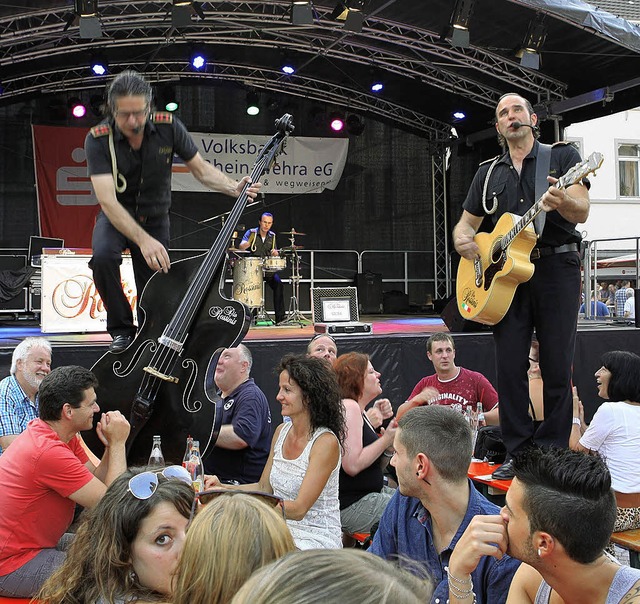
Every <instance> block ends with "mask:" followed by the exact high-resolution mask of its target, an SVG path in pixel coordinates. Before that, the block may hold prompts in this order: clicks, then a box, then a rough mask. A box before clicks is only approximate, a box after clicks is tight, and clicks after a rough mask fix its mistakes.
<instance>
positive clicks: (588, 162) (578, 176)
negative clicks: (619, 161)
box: [555, 151, 604, 189]
mask: <svg viewBox="0 0 640 604" xmlns="http://www.w3.org/2000/svg"><path fill="white" fill-rule="evenodd" d="M603 161H604V155H602V153H598V152H597V151H594V152H593V153H592V154H591V155H589V157H588V158H587V159H585V160H584V161H581V162H579V163H577V164H576V165H575V166H573V168H571V169H570V170H569V171H568V172H567V173H566V174H565V175H564V176H562V177H560V179H559V180H558V182H557V184H556V185H555V186H556V187H558V188H559V189H565V188H566V187H570V186H571V185H575V184H576V183H577V182H580V181H581V180H582V179H583V178H585V177H586V176H589V174H591V173H595V171H596V170H597V169H598V168H599V167H600V166H601V165H602V162H603Z"/></svg>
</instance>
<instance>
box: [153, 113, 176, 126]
mask: <svg viewBox="0 0 640 604" xmlns="http://www.w3.org/2000/svg"><path fill="white" fill-rule="evenodd" d="M151 121H152V122H153V123H154V124H172V123H173V113H169V112H168V111H155V112H154V113H152V114H151Z"/></svg>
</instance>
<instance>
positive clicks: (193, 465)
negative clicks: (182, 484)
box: [187, 440, 204, 493]
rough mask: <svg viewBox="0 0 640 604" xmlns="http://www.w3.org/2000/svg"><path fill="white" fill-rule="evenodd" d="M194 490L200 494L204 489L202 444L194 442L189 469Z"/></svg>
mask: <svg viewBox="0 0 640 604" xmlns="http://www.w3.org/2000/svg"><path fill="white" fill-rule="evenodd" d="M187 469H188V470H189V473H190V474H191V481H192V482H193V489H194V491H195V492H196V493H199V492H200V491H202V490H203V489H204V466H203V465H202V458H201V457H200V442H199V441H197V440H194V441H193V443H192V445H191V455H190V456H189V467H188V468H187Z"/></svg>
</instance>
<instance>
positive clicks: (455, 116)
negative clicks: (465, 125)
mask: <svg viewBox="0 0 640 604" xmlns="http://www.w3.org/2000/svg"><path fill="white" fill-rule="evenodd" d="M466 117H467V116H466V114H465V113H464V111H455V112H454V113H453V119H454V120H456V121H460V120H463V119H465V118H466Z"/></svg>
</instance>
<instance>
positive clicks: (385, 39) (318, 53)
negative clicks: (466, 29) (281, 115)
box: [0, 0, 565, 139]
mask: <svg viewBox="0 0 640 604" xmlns="http://www.w3.org/2000/svg"><path fill="white" fill-rule="evenodd" d="M170 4H171V3H170V2H167V1H158V0H156V1H154V0H128V1H116V2H109V3H108V4H105V3H103V4H102V5H101V14H100V21H101V25H102V30H103V32H104V37H103V38H98V39H95V40H85V39H81V38H79V32H78V26H77V25H71V26H70V27H69V29H68V31H67V32H63V29H64V27H65V25H66V24H67V22H68V21H67V20H68V18H69V9H67V8H65V9H62V8H61V9H57V10H53V11H44V10H43V11H35V12H31V13H29V14H25V15H18V16H12V17H7V18H4V19H0V68H3V71H5V72H6V74H7V75H5V76H3V86H4V95H3V99H9V98H12V97H22V96H24V95H26V94H31V93H33V92H35V91H37V90H39V89H42V88H46V89H47V90H50V91H52V92H56V91H58V90H66V89H69V88H70V87H81V88H87V87H91V86H95V83H94V81H93V80H92V79H91V78H92V77H93V76H90V75H89V74H88V73H87V72H86V70H84V73H83V70H81V69H79V68H76V67H74V66H76V65H79V64H82V63H83V62H86V59H87V57H88V55H89V54H90V53H91V52H92V51H93V50H106V51H109V49H110V48H114V47H117V49H118V51H119V52H121V53H122V52H126V53H129V51H131V55H133V56H140V55H141V54H142V53H143V52H147V53H152V52H153V51H154V49H155V50H156V52H157V51H158V50H159V49H162V48H165V47H168V46H173V45H177V44H189V43H192V44H197V43H210V44H215V45H216V46H224V45H228V46H234V47H248V46H250V47H254V48H270V49H280V50H283V51H295V52H296V53H298V54H299V55H300V56H302V57H304V58H305V59H306V62H305V63H304V65H302V67H301V68H300V69H299V70H298V73H297V74H296V77H295V78H291V79H288V80H284V79H283V78H282V74H280V73H279V72H277V71H276V70H275V69H273V68H272V66H259V65H254V66H252V67H249V66H238V69H239V71H240V72H241V73H242V74H244V77H245V78H246V77H247V73H248V72H251V71H252V70H255V71H256V72H258V73H259V74H260V75H256V76H255V80H256V82H254V84H255V85H258V83H259V85H260V86H261V87H262V88H265V89H268V90H277V91H281V92H286V93H290V94H294V95H298V96H308V97H310V98H314V99H317V100H320V101H322V100H325V101H326V100H328V96H327V95H330V96H331V99H332V100H333V102H337V103H340V104H342V105H345V106H350V107H354V108H361V109H363V110H367V111H369V112H370V113H373V114H376V115H379V116H380V117H384V118H387V119H392V120H393V121H396V122H398V123H399V124H403V125H404V126H407V125H408V124H409V125H410V126H411V127H416V126H417V130H419V131H422V132H425V133H427V134H429V135H432V134H433V133H434V131H435V132H437V135H436V136H437V137H438V138H439V139H441V137H442V126H443V125H442V124H441V123H437V122H436V121H435V120H433V119H431V118H429V117H428V116H426V115H423V114H421V112H420V111H417V110H416V109H415V108H414V109H410V108H408V107H402V106H400V105H399V104H396V103H393V102H388V101H384V100H381V99H379V98H378V97H374V96H373V95H369V94H365V93H364V92H363V90H359V89H358V88H357V86H356V83H355V82H354V83H353V85H352V86H351V85H348V86H345V85H344V84H342V83H336V82H328V81H327V82H322V81H321V80H320V78H319V77H318V76H317V75H316V76H313V75H311V74H312V73H313V72H314V71H315V70H314V69H312V68H311V63H313V62H314V61H320V60H324V61H325V62H329V63H333V62H335V63H339V64H344V63H343V62H346V63H347V64H349V63H351V64H358V65H360V66H370V67H375V68H376V69H378V70H382V71H387V72H389V73H391V74H394V75H400V76H404V77H406V78H413V79H415V80H417V81H420V82H423V83H425V84H428V85H430V86H433V87H436V88H438V89H440V90H444V91H447V92H450V93H454V94H458V95H461V96H464V97H466V98H468V99H470V100H473V101H474V102H476V103H479V104H481V105H484V106H486V107H493V106H494V105H495V102H496V99H497V98H498V96H499V94H500V92H499V91H500V90H501V89H503V87H504V84H505V82H508V83H510V85H512V86H513V87H516V88H526V89H528V90H530V91H531V92H533V93H534V94H536V95H538V96H539V97H544V98H545V99H547V100H549V101H559V100H562V99H564V98H565V86H564V84H563V83H562V82H559V81H557V80H554V79H552V78H549V77H546V76H544V75H542V74H540V73H539V72H535V71H529V70H526V69H523V68H522V67H521V66H520V65H519V64H518V63H516V62H514V61H511V60H508V59H506V58H504V57H501V56H499V55H497V54H495V53H491V52H488V51H483V50H480V49H477V48H468V49H454V48H451V47H450V46H449V45H448V44H446V43H442V42H440V41H439V37H438V35H437V34H435V33H433V32H429V31H426V30H424V29H419V28H411V27H409V26H407V25H404V24H400V23H396V22H393V21H390V20H387V19H381V18H377V17H376V16H372V17H369V18H367V19H366V21H365V27H364V28H363V31H362V33H358V34H353V33H346V32H344V31H343V30H342V29H341V28H339V27H338V26H337V25H336V23H335V22H334V21H331V20H330V19H329V13H330V10H331V9H329V8H327V7H321V6H316V7H315V11H316V14H317V18H316V20H315V24H314V25H313V26H307V27H301V26H294V25H292V24H291V23H290V22H289V17H288V11H289V10H290V7H291V3H290V0H270V1H258V0H232V1H224V2H223V1H210V2H202V3H201V6H202V8H203V10H204V11H205V16H206V18H205V20H200V19H197V20H193V21H192V23H191V25H189V26H188V27H185V28H181V29H179V30H176V29H174V28H173V27H172V26H171V16H170ZM257 56H259V55H253V56H252V58H251V60H253V61H256V62H257V61H258V60H259V59H258V58H256V57H257ZM80 57H82V58H80ZM40 61H42V64H43V67H42V68H38V67H37V65H39V64H40ZM123 62H124V61H123ZM134 62H135V60H127V61H126V63H127V64H128V65H132V64H133V63H134ZM150 64H153V65H154V66H156V68H157V69H158V70H159V73H162V72H163V68H162V64H161V63H156V62H153V61H147V62H146V65H147V68H146V69H145V70H144V71H145V73H147V74H148V73H149V68H148V67H149V65H150ZM23 66H24V67H23ZM70 66H71V67H70ZM221 67H222V68H221ZM169 69H170V71H171V72H172V73H174V74H175V73H177V74H178V75H181V76H185V75H186V74H185V69H183V68H182V67H181V66H179V65H178V64H177V62H176V64H175V65H174V64H171V65H170V67H169ZM232 71H233V68H232V66H231V65H228V64H227V65H224V66H220V65H219V64H216V73H215V77H216V78H217V77H220V78H223V79H239V80H240V79H242V77H243V76H242V75H239V76H234V74H233V73H232ZM336 71H338V72H339V71H340V70H336ZM188 75H189V77H190V78H191V77H197V76H196V75H195V74H192V73H189V74H188ZM209 77H211V76H209ZM330 77H331V76H327V79H329V78H330ZM78 80H79V81H82V85H79V84H78ZM305 87H308V89H305V90H303V88H305ZM316 94H318V95H319V96H318V97H316V96H315V95H316ZM340 95H344V96H340ZM365 105H366V106H365Z"/></svg>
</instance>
